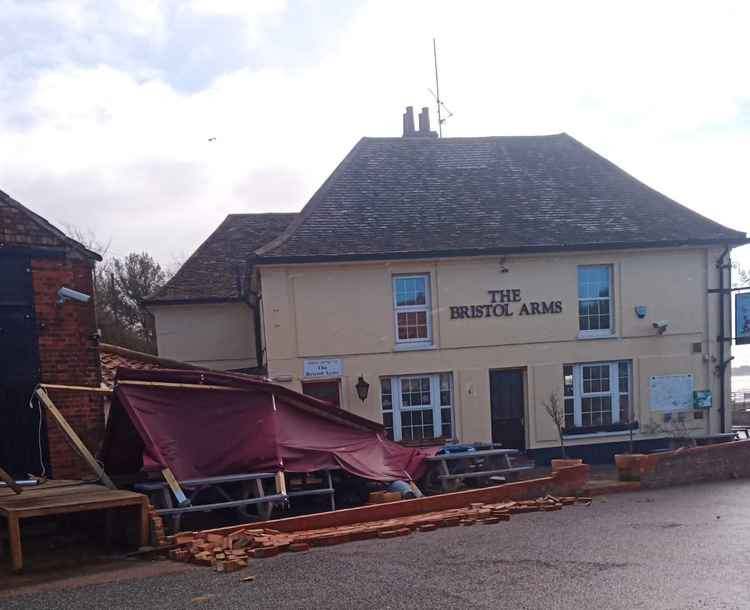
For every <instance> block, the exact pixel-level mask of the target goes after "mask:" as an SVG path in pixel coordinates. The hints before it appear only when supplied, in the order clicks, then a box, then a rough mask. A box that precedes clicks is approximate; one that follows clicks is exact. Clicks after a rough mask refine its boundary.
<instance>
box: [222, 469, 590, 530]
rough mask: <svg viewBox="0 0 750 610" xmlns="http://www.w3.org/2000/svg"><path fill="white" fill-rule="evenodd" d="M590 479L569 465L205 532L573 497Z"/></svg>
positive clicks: (335, 523) (305, 526)
mask: <svg viewBox="0 0 750 610" xmlns="http://www.w3.org/2000/svg"><path fill="white" fill-rule="evenodd" d="M588 480H589V466H588V464H580V465H578V466H569V467H567V468H561V469H560V470H558V471H556V472H553V473H552V475H551V476H548V477H540V478H538V479H529V480H528V481H519V482H517V483H506V484H505V485H497V486H495V487H484V488H481V489H471V490H468V491H457V492H454V493H447V494H439V495H436V496H425V497H424V498H417V499H415V500H400V501H398V502H387V503H384V504H372V505H368V506H359V507H357V508H345V509H343V510H335V511H332V512H327V513H315V514H313V515H302V516H300V517H287V518H285V519H276V520H273V521H265V522H261V523H252V524H247V523H245V524H242V525H232V526H229V527H223V528H218V529H214V530H208V531H210V532H212V533H222V534H229V533H231V532H233V531H238V530H242V529H246V528H247V527H248V525H250V526H251V527H253V528H262V527H269V528H272V529H275V530H277V531H279V532H298V531H304V530H310V529H320V528H326V527H341V526H344V525H353V524H355V523H365V522H367V521H380V520H385V519H395V518H398V517H406V516H410V515H419V514H422V513H429V512H434V511H440V510H448V509H451V508H464V507H466V506H468V505H469V504H471V503H472V502H483V503H485V504H491V503H493V502H502V501H504V500H531V499H534V498H539V497H541V496H545V495H547V494H552V495H556V496H572V495H576V494H578V493H580V492H581V491H582V490H583V489H584V487H586V484H587V483H588Z"/></svg>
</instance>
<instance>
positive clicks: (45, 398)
mask: <svg viewBox="0 0 750 610" xmlns="http://www.w3.org/2000/svg"><path fill="white" fill-rule="evenodd" d="M36 395H37V396H38V397H39V399H40V400H41V401H42V404H44V406H45V407H47V411H49V413H50V415H52V417H53V418H54V419H55V421H56V422H57V425H58V426H60V428H62V430H63V432H65V434H67V435H68V438H69V439H70V440H71V441H72V443H73V445H74V446H75V448H76V449H77V450H78V451H79V453H80V454H81V456H82V457H83V459H84V460H86V463H87V464H88V465H89V466H91V468H92V469H93V471H94V472H95V473H96V474H97V476H98V477H99V479H100V480H101V482H102V483H104V484H105V485H106V486H107V487H109V488H110V489H117V487H116V486H115V484H114V483H113V482H112V479H110V478H109V476H108V475H107V473H106V472H104V469H103V468H102V467H101V466H100V465H99V462H97V461H96V460H95V459H94V456H93V455H91V452H90V451H89V450H88V448H87V447H86V445H84V444H83V441H82V440H81V438H80V437H79V436H78V435H77V434H76V432H75V430H73V428H71V427H70V424H69V423H68V421H67V420H66V419H65V417H63V414H62V413H60V411H59V409H58V408H57V407H56V406H55V403H53V402H52V399H51V398H50V397H49V395H48V394H47V392H45V391H44V389H43V388H37V389H36Z"/></svg>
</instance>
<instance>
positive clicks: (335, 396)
mask: <svg viewBox="0 0 750 610" xmlns="http://www.w3.org/2000/svg"><path fill="white" fill-rule="evenodd" d="M339 385H340V384H339V380H338V379H336V380H335V381H303V382H302V393H303V394H307V395H308V396H312V397H313V398H318V399H319V400H325V401H326V402H330V403H332V404H334V405H335V406H337V407H341V396H340V393H339Z"/></svg>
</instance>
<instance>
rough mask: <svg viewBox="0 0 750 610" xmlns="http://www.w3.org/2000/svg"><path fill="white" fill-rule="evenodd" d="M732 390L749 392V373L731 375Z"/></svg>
mask: <svg viewBox="0 0 750 610" xmlns="http://www.w3.org/2000/svg"><path fill="white" fill-rule="evenodd" d="M732 392H750V375H732Z"/></svg>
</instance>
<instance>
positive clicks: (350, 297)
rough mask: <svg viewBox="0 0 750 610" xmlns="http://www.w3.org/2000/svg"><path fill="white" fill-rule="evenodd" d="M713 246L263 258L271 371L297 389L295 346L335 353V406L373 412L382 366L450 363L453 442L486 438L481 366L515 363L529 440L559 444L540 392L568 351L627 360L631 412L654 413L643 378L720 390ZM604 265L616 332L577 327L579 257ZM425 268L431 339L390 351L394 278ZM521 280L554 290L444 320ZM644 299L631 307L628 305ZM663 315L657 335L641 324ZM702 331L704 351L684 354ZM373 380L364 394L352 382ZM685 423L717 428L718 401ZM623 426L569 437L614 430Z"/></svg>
mask: <svg viewBox="0 0 750 610" xmlns="http://www.w3.org/2000/svg"><path fill="white" fill-rule="evenodd" d="M718 254H719V251H718V250H711V251H707V250H706V249H699V248H693V249H688V248H685V249H671V250H666V249H664V250H641V251H637V250H636V251H614V252H597V253H578V254H554V255H538V256H517V257H506V258H504V259H503V260H502V264H503V265H504V267H506V268H507V269H508V271H507V272H506V273H501V265H500V262H501V261H500V258H499V257H486V258H455V259H439V260H434V259H433V260H425V261H404V262H400V261H399V262H379V263H374V262H369V263H350V264H307V265H297V266H277V267H270V266H269V267H263V268H261V282H262V294H263V301H264V315H265V328H266V338H267V341H268V369H269V376H271V377H279V378H283V379H287V378H288V377H291V381H289V382H287V385H290V386H291V387H293V388H295V389H298V390H299V389H301V379H302V376H303V364H304V360H305V359H314V358H323V357H337V358H341V359H342V361H343V377H342V380H341V381H342V403H343V406H344V408H347V409H349V410H352V411H354V412H356V413H358V414H360V415H364V416H366V417H370V418H372V419H375V420H378V421H379V420H380V419H381V416H380V399H379V395H380V387H379V379H380V377H382V376H388V375H404V374H417V373H438V372H450V373H452V374H453V381H454V411H455V421H456V434H457V436H458V437H459V438H460V439H461V440H463V441H475V440H477V441H478V440H482V441H488V440H491V438H490V437H491V425H490V421H491V420H490V397H489V371H490V370H491V369H495V368H498V369H500V368H516V367H521V368H525V369H526V402H527V413H526V433H527V443H528V446H529V447H531V448H534V447H546V446H554V445H556V444H557V442H558V441H556V432H555V429H554V426H553V425H552V423H551V422H550V421H549V418H548V416H547V415H546V414H545V413H544V412H543V411H542V407H541V403H542V401H543V400H544V399H545V398H547V397H548V396H549V394H550V393H551V392H557V393H558V394H561V393H562V365H563V364H565V363H582V362H597V361H605V360H607V361H609V360H620V359H623V360H631V361H632V367H633V390H632V398H633V401H634V408H635V410H636V416H637V417H638V420H639V422H641V423H642V424H645V423H647V422H650V421H653V422H654V423H655V424H660V423H662V415H661V414H660V413H651V412H650V411H649V408H648V404H649V394H648V377H649V376H651V375H657V374H677V373H692V374H693V375H694V378H695V388H696V389H704V388H710V389H712V391H713V394H714V404H716V403H717V401H718V396H719V383H720V382H719V380H718V378H717V377H716V375H715V374H714V367H715V365H716V362H715V361H714V360H713V358H715V352H716V349H717V348H716V341H715V337H716V334H717V330H716V326H717V320H718V309H717V307H718V305H717V303H718V298H717V297H716V296H711V297H709V296H708V295H707V293H706V289H707V288H708V287H712V286H714V285H716V284H717V283H718V278H717V277H716V276H717V272H716V269H715V261H716V258H717V257H718ZM586 264H610V265H612V268H613V286H614V303H615V334H614V336H612V337H609V338H604V339H579V338H578V314H577V307H578V304H577V303H578V293H577V291H578V288H577V267H578V266H579V265H586ZM402 273H407V274H408V273H428V274H430V278H431V287H432V308H433V344H434V345H433V347H431V348H428V349H421V350H408V351H406V350H401V349H399V348H398V346H396V344H395V331H394V321H393V301H392V299H393V296H392V278H393V275H395V274H402ZM506 288H510V289H514V288H515V289H520V291H521V299H522V302H530V301H534V302H541V301H547V302H548V301H562V307H563V311H562V312H561V313H557V314H545V315H536V316H532V315H530V316H520V315H519V313H518V308H519V306H520V304H521V303H514V304H513V310H514V311H515V313H514V315H513V316H511V317H508V318H502V317H501V318H494V317H492V318H476V319H463V320H461V319H451V316H450V306H452V305H455V306H461V305H472V304H476V305H481V304H488V303H489V302H490V300H489V295H488V293H487V291H488V290H498V289H506ZM636 305H645V306H646V307H647V308H648V315H647V316H646V318H645V319H643V320H641V319H638V318H637V316H636V315H635V310H634V307H635V306H636ZM662 319H667V320H669V322H670V324H669V328H668V330H667V332H666V334H665V335H663V336H659V335H657V333H656V332H655V330H654V329H653V328H652V326H651V325H652V322H653V321H655V320H662ZM698 342H700V343H701V344H702V353H698V354H693V353H692V344H693V343H698ZM359 375H363V376H364V377H365V378H366V380H367V381H368V382H369V383H370V384H371V388H370V395H369V397H368V399H367V400H366V401H365V403H362V402H361V401H360V400H359V399H358V398H357V396H356V391H355V389H354V384H355V383H356V381H357V378H358V377H359ZM688 419H689V421H688V427H690V428H692V429H695V430H696V431H700V432H709V431H710V432H718V430H719V427H720V422H719V416H718V408H714V409H712V410H711V412H710V418H709V417H707V418H705V419H703V420H692V413H690V414H689V417H688ZM626 437H627V435H626V434H619V435H617V434H612V433H607V434H602V435H596V436H592V437H586V438H580V439H576V440H571V441H570V443H571V444H574V443H576V442H586V443H591V442H612V441H616V440H624V438H626Z"/></svg>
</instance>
